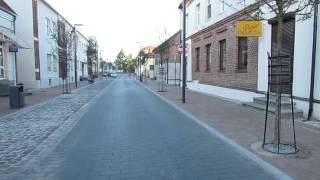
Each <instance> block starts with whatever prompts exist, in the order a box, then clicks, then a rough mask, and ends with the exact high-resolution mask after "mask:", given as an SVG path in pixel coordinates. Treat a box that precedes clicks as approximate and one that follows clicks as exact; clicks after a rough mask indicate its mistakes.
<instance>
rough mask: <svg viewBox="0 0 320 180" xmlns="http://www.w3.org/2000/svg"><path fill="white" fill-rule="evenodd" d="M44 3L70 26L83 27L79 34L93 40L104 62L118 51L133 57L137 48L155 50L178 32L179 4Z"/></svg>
mask: <svg viewBox="0 0 320 180" xmlns="http://www.w3.org/2000/svg"><path fill="white" fill-rule="evenodd" d="M46 1H47V2H48V3H49V4H51V5H52V6H53V7H54V8H55V9H56V10H57V11H58V12H59V13H60V14H61V15H62V16H64V17H65V18H66V19H67V20H68V21H69V22H70V23H71V24H83V26H81V27H77V29H78V30H79V31H80V32H81V33H83V34H84V35H86V36H92V35H93V36H96V37H97V40H98V44H99V48H100V49H101V50H102V57H103V58H104V59H105V60H108V61H114V59H115V58H116V55H117V54H118V52H119V51H120V50H121V49H123V50H124V51H125V53H126V54H127V55H128V54H129V53H132V54H133V55H134V57H135V56H136V55H137V54H138V51H139V47H140V46H148V45H153V46H157V45H159V44H160V42H161V41H163V40H164V39H165V38H169V37H170V36H171V35H173V34H174V33H176V32H177V31H179V29H180V11H179V9H178V6H179V3H180V2H181V0H112V1H111V0H89V1H88V0H46ZM165 32H166V33H165ZM138 42H140V43H138Z"/></svg>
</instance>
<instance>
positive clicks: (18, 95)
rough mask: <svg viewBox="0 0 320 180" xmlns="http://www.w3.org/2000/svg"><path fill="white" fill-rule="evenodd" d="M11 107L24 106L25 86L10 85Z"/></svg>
mask: <svg viewBox="0 0 320 180" xmlns="http://www.w3.org/2000/svg"><path fill="white" fill-rule="evenodd" d="M9 102H10V108H12V109H17V108H21V107H23V106H24V94H23V86H10V90H9Z"/></svg>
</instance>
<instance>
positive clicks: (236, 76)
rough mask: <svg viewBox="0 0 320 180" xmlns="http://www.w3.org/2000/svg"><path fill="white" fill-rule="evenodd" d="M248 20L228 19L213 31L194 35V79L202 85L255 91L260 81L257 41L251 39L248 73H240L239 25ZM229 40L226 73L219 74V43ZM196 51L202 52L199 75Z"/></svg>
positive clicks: (227, 42) (249, 40) (208, 30)
mask: <svg viewBox="0 0 320 180" xmlns="http://www.w3.org/2000/svg"><path fill="white" fill-rule="evenodd" d="M245 18H246V17H236V18H233V19H231V20H230V18H226V19H225V20H222V21H220V22H218V25H216V24H214V25H212V26H211V27H208V28H207V29H205V30H203V31H201V32H200V33H197V34H196V35H193V36H192V37H191V40H192V72H193V73H192V76H193V80H199V83H202V84H209V85H216V86H222V87H230V88H237V89H247V90H256V89H257V79H258V38H256V37H248V59H247V61H248V65H247V70H246V71H240V70H238V37H237V36H236V21H237V20H244V19H245ZM223 39H225V40H226V49H227V50H226V52H227V53H226V54H227V55H226V57H227V63H226V70H225V71H220V48H219V41H221V40H223ZM210 43H211V64H210V71H206V45H207V44H210ZM196 48H200V71H196V51H195V49H196Z"/></svg>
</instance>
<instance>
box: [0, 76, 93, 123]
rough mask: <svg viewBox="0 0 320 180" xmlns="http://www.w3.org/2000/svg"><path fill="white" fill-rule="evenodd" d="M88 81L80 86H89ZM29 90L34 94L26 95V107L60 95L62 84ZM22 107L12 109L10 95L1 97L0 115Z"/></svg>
mask: <svg viewBox="0 0 320 180" xmlns="http://www.w3.org/2000/svg"><path fill="white" fill-rule="evenodd" d="M87 85H89V84H88V81H80V82H79V83H78V88H81V87H84V86H87ZM71 89H72V91H73V90H75V89H76V88H75V84H74V83H72V84H71ZM27 92H31V93H32V95H30V96H26V97H25V107H28V106H32V105H35V104H38V103H41V102H44V101H46V100H48V99H50V98H53V97H56V96H59V95H61V94H62V86H55V87H51V88H45V89H28V90H27ZM18 110H20V109H10V105H9V97H0V117H1V116H4V115H6V114H10V113H12V112H16V111H18Z"/></svg>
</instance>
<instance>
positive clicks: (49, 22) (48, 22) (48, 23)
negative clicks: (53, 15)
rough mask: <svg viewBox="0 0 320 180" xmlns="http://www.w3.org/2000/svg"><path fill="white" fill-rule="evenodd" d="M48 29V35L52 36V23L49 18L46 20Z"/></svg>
mask: <svg viewBox="0 0 320 180" xmlns="http://www.w3.org/2000/svg"><path fill="white" fill-rule="evenodd" d="M46 28H47V35H48V36H50V35H51V21H50V19H49V18H46Z"/></svg>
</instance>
